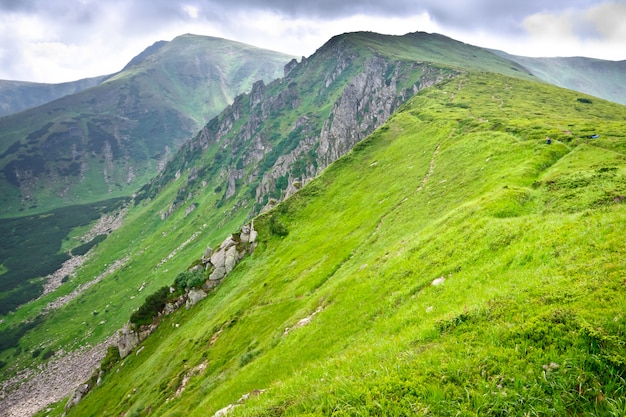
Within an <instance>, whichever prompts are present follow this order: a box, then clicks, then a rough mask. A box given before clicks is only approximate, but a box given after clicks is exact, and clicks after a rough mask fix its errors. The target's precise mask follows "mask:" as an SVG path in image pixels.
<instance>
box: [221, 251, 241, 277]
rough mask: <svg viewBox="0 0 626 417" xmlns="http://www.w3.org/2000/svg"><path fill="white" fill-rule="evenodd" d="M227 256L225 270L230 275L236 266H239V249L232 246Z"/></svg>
mask: <svg viewBox="0 0 626 417" xmlns="http://www.w3.org/2000/svg"><path fill="white" fill-rule="evenodd" d="M225 255H226V256H225V258H226V259H225V261H224V268H225V269H226V273H227V274H228V273H230V271H232V270H233V268H235V265H237V261H238V260H239V254H238V253H237V247H236V246H231V247H230V248H228V250H227V251H226V254H225Z"/></svg>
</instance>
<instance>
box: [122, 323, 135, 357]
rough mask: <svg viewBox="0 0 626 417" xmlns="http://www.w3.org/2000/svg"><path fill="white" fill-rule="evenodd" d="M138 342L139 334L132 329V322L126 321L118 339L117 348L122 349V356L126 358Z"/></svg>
mask: <svg viewBox="0 0 626 417" xmlns="http://www.w3.org/2000/svg"><path fill="white" fill-rule="evenodd" d="M138 344H139V336H138V335H137V333H135V331H134V330H133V329H131V327H130V324H129V323H126V324H125V325H124V327H122V329H121V330H120V331H119V338H118V340H117V348H118V349H119V351H120V357H121V358H122V359H124V358H125V357H126V356H128V354H130V352H132V350H133V349H134V348H135V346H137V345H138Z"/></svg>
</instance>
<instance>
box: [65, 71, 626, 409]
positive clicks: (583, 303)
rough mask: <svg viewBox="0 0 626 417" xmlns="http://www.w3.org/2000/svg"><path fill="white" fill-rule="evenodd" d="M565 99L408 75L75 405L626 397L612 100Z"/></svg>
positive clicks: (390, 403)
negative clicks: (236, 254) (377, 121)
mask: <svg viewBox="0 0 626 417" xmlns="http://www.w3.org/2000/svg"><path fill="white" fill-rule="evenodd" d="M579 96H580V95H576V94H573V93H571V92H567V91H565V90H560V89H557V88H554V87H550V86H546V85H539V84H535V83H529V82H523V81H519V80H514V79H509V78H505V77H501V76H496V75H493V74H477V75H469V76H466V77H464V78H463V79H462V80H458V79H457V80H452V81H448V82H446V83H444V84H441V85H439V86H437V87H434V88H430V89H427V90H425V91H423V92H421V93H420V94H418V95H417V96H416V97H414V98H413V99H411V100H410V102H409V103H408V104H407V105H406V106H405V107H404V108H403V109H402V110H401V111H400V112H398V113H397V114H396V115H395V116H394V117H392V119H391V120H390V121H389V122H388V123H387V124H386V125H385V126H383V127H382V128H381V129H379V130H378V131H377V132H376V133H375V134H374V135H372V136H371V137H370V138H369V139H367V140H366V141H364V142H363V143H362V144H360V145H358V146H357V147H356V149H355V150H354V151H353V152H351V153H350V154H348V155H347V156H346V157H344V158H342V159H341V160H339V161H337V162H336V163H334V164H333V165H331V167H329V169H327V170H326V171H325V172H324V173H323V175H322V176H321V177H319V178H318V179H316V180H315V181H313V182H312V183H311V184H309V185H308V186H307V187H305V188H304V189H303V190H301V191H300V192H299V193H298V194H296V195H295V196H293V197H292V198H291V199H289V200H288V201H287V202H286V203H284V204H282V205H280V206H279V207H278V208H277V209H276V210H274V211H272V212H270V213H268V214H266V215H265V216H262V217H261V218H259V219H257V222H256V224H257V227H258V228H259V229H260V232H261V237H262V239H263V242H262V244H261V245H260V247H259V248H258V249H257V251H256V252H255V254H254V255H253V256H252V257H250V258H248V259H246V260H245V261H244V262H243V263H242V264H240V266H238V268H237V269H236V270H235V271H234V272H233V273H232V274H231V275H230V276H229V278H228V279H227V280H226V281H225V283H224V284H222V286H221V287H220V288H219V289H218V290H217V291H216V292H215V293H213V294H212V295H211V296H210V297H209V298H208V299H206V300H205V301H203V302H201V303H200V304H199V305H198V306H196V307H195V308H194V309H192V310H185V311H182V312H180V313H177V314H175V315H172V316H170V317H167V318H165V319H164V321H163V323H162V324H161V326H160V327H159V329H158V330H157V332H156V333H155V335H154V336H152V337H150V338H149V339H148V341H146V342H145V344H144V346H145V348H144V350H143V351H142V352H141V353H140V354H138V355H131V356H129V357H128V358H127V359H126V360H124V362H123V363H122V365H120V366H117V367H116V371H115V372H112V373H111V374H109V375H108V376H107V377H106V378H105V380H104V382H103V385H102V386H101V387H100V388H97V389H96V390H95V391H93V392H92V393H90V394H89V395H88V396H87V397H86V398H85V399H83V401H82V402H81V403H80V404H79V406H78V407H77V408H76V409H74V410H72V411H71V412H70V413H69V415H81V416H87V415H94V416H95V415H119V414H123V413H126V412H128V414H127V415H144V414H148V412H149V413H150V415H169V416H176V415H191V416H194V415H198V416H200V415H202V416H205V415H211V414H212V413H213V412H215V411H216V410H217V409H220V408H222V407H224V406H226V405H227V404H229V403H234V402H235V401H237V399H238V398H240V396H241V395H242V394H244V393H247V392H250V391H252V390H254V389H267V391H266V392H265V393H263V394H261V395H260V396H258V397H255V398H254V399H251V400H249V401H248V402H246V404H245V405H244V406H242V407H238V408H236V409H235V411H233V415H331V414H332V415H408V414H415V413H421V414H424V415H458V414H461V415H502V414H505V413H506V414H512V415H564V414H589V413H596V415H598V414H602V415H611V414H612V415H623V413H624V411H626V402H625V401H624V400H623V398H624V395H623V394H624V392H623V387H624V379H623V378H624V373H625V372H626V368H625V362H626V349H625V345H624V344H625V336H624V331H625V328H626V319H625V317H624V307H623V306H624V305H625V304H626V299H625V298H626V297H625V292H624V282H623V275H624V267H625V265H624V252H623V248H624V235H625V232H626V230H625V229H626V226H625V225H626V222H625V220H626V214H625V212H624V210H623V206H622V204H621V201H622V199H623V196H624V195H625V194H626V178H625V174H626V160H625V156H624V148H625V147H626V142H625V138H624V136H623V131H624V127H625V126H624V124H625V123H624V122H623V120H625V116H626V108H624V107H621V106H618V105H614V104H611V103H607V102H603V101H600V100H593V104H591V105H589V104H583V103H579V102H577V101H576V98H577V97H579ZM590 132H593V133H598V134H600V135H601V137H600V138H599V139H596V140H593V141H589V140H587V139H584V137H585V136H588V135H589V133H590ZM546 134H549V135H551V136H552V137H553V138H554V139H555V141H554V142H553V144H552V145H549V146H548V145H546V144H545V142H544V138H545V136H546ZM425 178H427V181H425V182H424V179H425ZM422 184H423V188H420V185H422ZM272 216H274V218H275V219H278V220H279V221H280V222H282V223H283V224H284V225H285V226H286V227H287V228H288V229H289V231H290V233H289V235H288V236H286V237H284V238H279V237H276V236H272V235H271V233H270V231H269V226H268V225H269V223H270V221H269V219H270V218H271V217H272ZM198 255H199V254H198ZM442 276H443V277H445V278H446V281H445V283H444V284H443V285H440V286H432V285H431V282H432V281H433V280H434V279H436V278H439V277H442ZM320 306H321V307H322V309H323V310H322V311H321V312H319V313H318V314H317V315H315V316H314V317H313V319H312V321H311V323H310V324H309V325H307V326H305V327H303V328H299V329H295V330H293V331H291V332H290V333H288V334H285V333H284V330H285V328H287V327H292V326H293V325H294V324H295V323H297V322H298V321H299V320H300V319H302V318H303V317H306V316H308V315H310V314H311V313H312V312H314V311H315V310H316V309H317V308H318V307H320ZM202 364H204V365H205V366H206V367H205V368H204V369H201V370H199V368H196V367H197V366H198V365H202ZM193 369H196V371H192V370H193ZM194 372H195V373H194ZM189 375H191V378H190V379H189V381H188V383H187V385H186V387H185V390H184V392H183V394H182V396H180V397H178V396H177V395H176V394H175V393H176V391H177V389H179V388H180V387H181V386H182V381H183V380H184V379H185V377H186V376H189ZM148 410H149V411H148Z"/></svg>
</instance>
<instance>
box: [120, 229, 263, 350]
mask: <svg viewBox="0 0 626 417" xmlns="http://www.w3.org/2000/svg"><path fill="white" fill-rule="evenodd" d="M257 236H258V234H257V231H256V230H255V229H254V222H252V223H250V224H247V225H244V226H243V227H242V228H241V230H240V231H239V232H238V233H233V234H231V235H229V236H228V237H227V238H226V239H225V240H224V241H223V242H222V244H221V245H220V246H219V247H218V248H217V249H215V250H213V249H212V248H210V247H207V249H206V251H205V252H204V255H203V256H202V258H201V261H200V262H201V264H200V265H201V266H200V268H202V269H203V270H204V271H205V274H206V275H207V276H208V279H207V280H206V281H205V282H204V283H203V284H202V285H201V286H200V288H190V289H188V290H187V291H186V292H185V293H184V294H183V295H181V296H180V297H178V298H177V299H176V300H174V301H172V302H170V303H167V304H165V307H164V308H163V310H162V311H161V312H160V313H159V314H160V315H167V314H171V313H173V312H175V311H176V310H178V309H179V308H181V307H182V306H183V305H184V306H186V308H191V307H193V306H194V305H196V304H197V303H198V302H200V301H201V300H203V299H204V298H206V296H207V295H208V293H209V291H211V290H212V289H213V288H215V287H216V286H218V285H219V283H220V282H222V280H224V278H226V276H227V275H228V274H229V273H230V272H231V271H232V270H233V269H234V268H235V266H237V263H239V261H241V260H242V259H243V258H244V256H245V255H246V254H248V253H252V251H254V249H255V248H256V245H257ZM174 291H175V288H170V292H174ZM157 326H158V319H157V320H155V322H153V323H152V324H150V325H144V326H138V327H135V326H133V325H132V324H131V323H130V322H129V323H127V324H126V325H125V326H124V327H123V328H122V329H120V330H119V331H118V336H117V348H118V349H119V352H120V356H121V357H122V358H125V357H126V356H128V355H129V354H130V353H131V352H132V351H133V350H134V349H135V347H137V345H139V344H140V343H141V342H143V341H144V340H145V339H146V338H147V337H148V336H149V335H150V334H151V333H152V332H154V330H156V328H157Z"/></svg>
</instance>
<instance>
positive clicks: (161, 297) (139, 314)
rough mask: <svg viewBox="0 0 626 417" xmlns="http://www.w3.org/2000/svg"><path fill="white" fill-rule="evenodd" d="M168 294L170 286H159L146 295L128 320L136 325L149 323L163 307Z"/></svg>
mask: <svg viewBox="0 0 626 417" xmlns="http://www.w3.org/2000/svg"><path fill="white" fill-rule="evenodd" d="M169 295H170V287H169V286H165V287H161V288H159V289H158V290H157V291H156V292H155V293H154V294H152V295H149V296H148V297H146V301H144V303H143V304H142V305H141V307H139V309H138V310H137V311H135V312H134V313H133V314H131V316H130V322H131V323H133V324H134V325H136V326H141V325H144V324H150V323H152V321H153V320H154V318H155V317H156V316H157V315H158V314H159V313H160V312H161V311H163V309H164V308H165V304H166V303H167V299H168V297H169Z"/></svg>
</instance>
